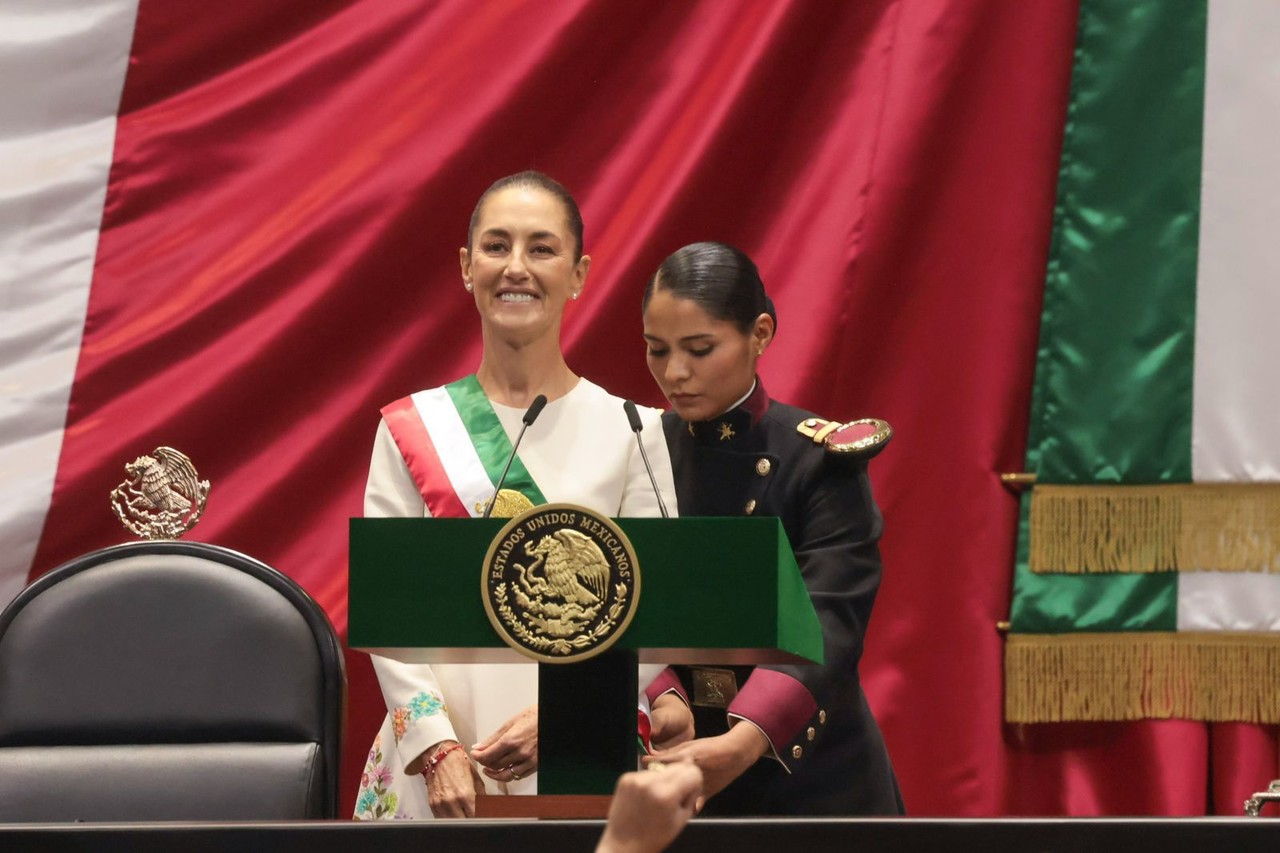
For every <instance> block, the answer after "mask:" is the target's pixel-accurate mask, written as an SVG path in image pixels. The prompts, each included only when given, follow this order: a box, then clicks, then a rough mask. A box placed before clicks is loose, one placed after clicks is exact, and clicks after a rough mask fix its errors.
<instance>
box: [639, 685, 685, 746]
mask: <svg viewBox="0 0 1280 853" xmlns="http://www.w3.org/2000/svg"><path fill="white" fill-rule="evenodd" d="M649 724H650V731H649V742H650V743H651V744H652V745H653V748H654V750H655V751H658V752H661V751H662V750H664V749H671V748H673V747H676V746H679V745H680V744H682V743H684V742H685V741H688V740H693V711H691V710H690V709H689V706H688V705H686V704H685V702H684V700H683V699H681V698H680V697H679V696H677V695H676V694H674V693H663V694H662V695H661V696H659V697H658V698H657V699H654V700H653V706H652V707H650V708H649Z"/></svg>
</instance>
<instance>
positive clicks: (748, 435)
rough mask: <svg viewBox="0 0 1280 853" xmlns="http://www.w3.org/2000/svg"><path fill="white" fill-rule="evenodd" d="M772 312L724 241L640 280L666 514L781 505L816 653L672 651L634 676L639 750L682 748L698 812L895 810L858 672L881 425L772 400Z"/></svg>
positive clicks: (664, 755)
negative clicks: (671, 507)
mask: <svg viewBox="0 0 1280 853" xmlns="http://www.w3.org/2000/svg"><path fill="white" fill-rule="evenodd" d="M776 324H777V319H776V317H775V315H774V312H773V306H772V304H771V303H770V302H769V300H768V298H767V296H766V295H765V290H764V286H763V284H762V283H761V281H760V276H759V273H758V272H757V270H756V267H755V264H753V263H752V262H751V259H750V258H748V257H747V256H746V255H745V254H743V253H742V252H741V251H739V250H738V249H735V248H733V247H732V246H728V245H725V244H723V243H695V244H693V245H689V246H685V247H684V248H682V249H680V250H679V251H677V252H675V253H674V254H673V255H671V256H670V257H669V258H667V259H666V260H665V261H664V262H663V263H662V266H661V267H659V269H658V271H657V273H655V275H654V276H653V279H652V280H651V281H650V282H649V285H648V288H647V289H646V291H645V295H644V337H645V340H646V342H647V343H648V363H649V370H650V371H651V372H652V373H653V377H654V379H655V380H657V382H658V385H659V386H661V388H662V391H663V393H664V394H665V395H666V396H667V399H668V400H669V401H670V402H671V407H672V411H670V412H668V413H667V414H665V415H664V416H663V427H664V429H665V431H666V438H667V444H668V446H669V447H670V449H671V462H672V467H673V468H674V471H675V481H676V493H677V496H678V498H679V503H680V514H681V515H683V516H691V515H703V516H734V515H771V516H777V517H778V518H780V519H781V520H782V524H783V528H784V529H785V530H786V533H787V537H788V539H789V540H790V542H791V546H792V548H793V550H794V551H795V554H796V559H797V562H798V563H799V566H800V571H801V574H802V575H803V577H804V581H805V584H806V586H807V587H808V590H809V594H810V596H811V598H812V600H813V604H814V608H815V610H816V611H817V613H818V617H819V619H820V621H821V623H822V628H823V635H824V645H825V663H824V664H822V665H817V664H812V665H779V666H773V665H768V666H757V667H736V666H722V667H717V666H698V667H684V666H681V667H672V668H671V669H669V670H668V671H667V673H665V674H664V676H663V678H660V679H659V681H658V682H655V685H654V686H653V687H651V688H650V690H649V691H648V692H649V697H650V701H651V703H652V704H653V722H654V732H653V734H654V742H655V747H656V748H657V752H656V755H655V757H654V758H651V759H647V760H648V761H650V762H665V761H673V760H681V759H686V758H692V759H693V760H694V761H695V762H696V763H697V764H698V766H699V767H700V768H701V769H702V771H703V774H704V779H705V783H704V784H705V788H704V793H705V795H706V796H707V798H708V799H707V802H706V806H705V810H704V813H706V814H719V815H894V814H901V813H902V811H903V807H902V799H901V797H900V795H899V793H898V784H897V780H896V778H895V777H894V773H893V767H892V764H891V763H890V761H889V755H888V753H887V751H886V749H885V745H884V741H883V739H882V738H881V735H880V729H879V727H878V726H877V725H876V721H875V719H874V718H873V717H872V715H871V710H870V709H869V708H868V706H867V700H866V697H865V696H864V695H863V692H862V686H861V683H860V681H859V678H858V660H859V658H860V657H861V656H862V644H863V638H864V636H865V635H866V630H867V621H868V619H869V618H870V617H871V607H872V604H873V603H874V602H875V597H876V590H877V589H878V587H879V585H880V553H879V550H878V548H877V545H876V543H877V541H878V540H879V538H880V533H881V519H880V512H879V510H878V509H877V508H876V505H875V501H874V500H873V499H872V497H871V484H870V481H869V480H868V478H867V468H866V466H867V460H868V459H869V458H870V456H871V455H873V454H874V453H875V452H876V451H877V450H878V449H879V447H880V446H881V445H882V444H883V442H884V441H886V440H887V439H888V436H889V433H890V431H889V428H888V425H887V424H885V423H884V422H883V421H875V420H870V419H869V420H866V421H858V422H854V423H851V424H840V423H832V422H828V421H826V420H823V419H821V418H818V417H817V416H815V415H813V414H812V413H810V412H806V411H803V410H801V409H797V408H795V407H794V406H788V405H785V404H783V403H778V402H775V401H773V400H770V399H769V396H768V394H767V393H766V392H765V389H764V385H763V384H762V383H761V382H760V379H759V377H758V376H757V375H756V361H757V359H759V358H760V356H761V355H762V354H763V353H764V351H765V349H766V348H767V347H768V346H769V343H770V341H772V339H773V335H774V331H775V328H776ZM725 594H726V595H731V594H732V591H731V590H726V591H725ZM686 705H687V706H688V707H689V708H691V710H692V715H693V718H694V730H695V732H696V737H695V739H692V740H688V739H686V738H687V737H688V734H687V731H688V728H687V727H688V716H689V713H690V711H688V710H686ZM664 747H665V748H664Z"/></svg>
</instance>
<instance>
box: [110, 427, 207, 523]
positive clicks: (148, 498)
mask: <svg viewBox="0 0 1280 853" xmlns="http://www.w3.org/2000/svg"><path fill="white" fill-rule="evenodd" d="M124 470H125V473H127V474H128V475H129V478H128V479H127V480H125V481H124V482H123V483H121V484H120V485H118V486H116V487H115V488H114V489H113V490H112V491H111V506H112V508H113V509H114V510H115V512H116V516H117V517H118V518H119V519H120V523H121V524H123V525H124V526H125V527H126V528H127V529H128V530H129V532H131V533H133V534H134V535H135V536H138V537H140V538H142V539H177V538H178V537H180V536H182V534H184V533H186V532H187V531H188V530H190V529H191V528H193V527H195V526H196V523H197V522H198V521H199V520H200V516H201V515H202V514H203V513H204V507H205V504H206V502H207V501H208V499H209V481H208V480H201V479H200V478H199V477H198V475H197V474H196V469H195V466H194V465H192V464H191V460H190V459H188V458H187V456H186V454H184V453H182V452H181V451H178V450H174V449H173V448H172V447H157V448H156V449H155V450H153V451H152V452H151V454H150V455H148V456H139V457H138V458H137V459H135V460H133V461H132V462H129V463H127V464H126V465H125V466H124Z"/></svg>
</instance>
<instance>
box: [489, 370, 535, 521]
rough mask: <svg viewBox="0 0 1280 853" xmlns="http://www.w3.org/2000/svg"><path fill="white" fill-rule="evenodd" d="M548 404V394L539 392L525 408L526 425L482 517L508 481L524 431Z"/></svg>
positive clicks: (494, 502) (523, 418) (496, 500)
mask: <svg viewBox="0 0 1280 853" xmlns="http://www.w3.org/2000/svg"><path fill="white" fill-rule="evenodd" d="M546 405H547V395H546V394H539V395H538V396H536V397H534V398H533V402H532V403H530V404H529V408H527V409H525V412H524V414H523V415H521V416H520V420H521V421H522V422H523V423H524V426H522V427H520V434H519V435H517V436H516V443H515V444H513V445H511V455H510V456H508V457H507V465H506V467H505V468H503V469H502V476H501V477H499V478H498V485H497V487H496V488H494V490H493V497H491V498H489V503H488V504H486V505H485V508H484V515H482V516H480V517H481V518H488V517H489V513H491V512H493V505H494V504H496V503H497V502H498V492H500V491H502V484H503V483H505V482H506V481H507V472H508V471H510V470H511V463H512V462H514V461H515V459H516V450H518V449H519V448H520V440H521V439H522V438H524V431H525V430H527V429H528V428H529V427H531V426H533V422H534V421H536V420H537V419H538V415H540V414H542V410H543V408H545V407H546Z"/></svg>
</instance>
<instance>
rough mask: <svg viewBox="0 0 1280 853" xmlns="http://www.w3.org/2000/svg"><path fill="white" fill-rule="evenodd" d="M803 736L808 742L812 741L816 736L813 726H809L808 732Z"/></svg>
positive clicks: (816, 731)
mask: <svg viewBox="0 0 1280 853" xmlns="http://www.w3.org/2000/svg"><path fill="white" fill-rule="evenodd" d="M804 736H805V737H807V738H808V739H809V740H813V739H814V738H815V737H817V736H818V730H817V729H815V728H814V727H813V726H809V730H808V731H807V732H805V733H804Z"/></svg>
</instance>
